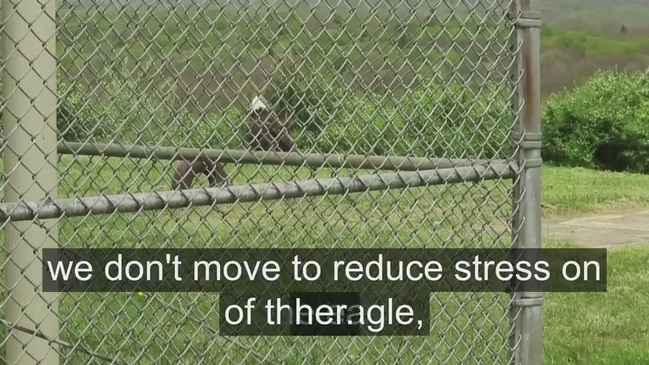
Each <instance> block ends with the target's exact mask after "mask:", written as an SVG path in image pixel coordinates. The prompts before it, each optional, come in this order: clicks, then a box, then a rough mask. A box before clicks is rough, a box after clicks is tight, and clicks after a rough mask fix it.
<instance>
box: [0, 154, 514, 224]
mask: <svg viewBox="0 0 649 365" xmlns="http://www.w3.org/2000/svg"><path fill="white" fill-rule="evenodd" d="M517 171H518V165H517V163H515V162H509V163H506V164H492V165H489V166H472V167H458V168H448V169H440V170H424V171H416V172H398V173H386V174H371V175H361V176H350V177H338V178H326V179H313V180H305V181H294V182H281V183H261V184H245V185H233V186H225V187H218V188H202V189H188V190H175V191H164V192H147V193H131V194H120V195H110V196H96V197H77V198H68V199H56V200H47V201H42V202H23V203H4V204H0V219H2V221H5V222H6V221H7V220H11V221H26V220H33V219H35V218H36V219H51V218H59V217H79V216H85V215H87V214H111V213H114V212H119V213H134V212H139V211H144V210H161V209H164V208H169V209H174V208H176V209H177V208H186V207H189V206H195V207H198V206H211V205H213V204H229V203H235V202H253V201H260V200H275V199H287V198H301V197H305V196H322V195H327V194H347V193H358V192H363V191H373V190H384V189H390V188H405V187H419V186H425V185H441V184H447V183H462V182H470V181H479V180H494V179H500V178H507V179H508V178H513V177H515V174H516V172H517Z"/></svg>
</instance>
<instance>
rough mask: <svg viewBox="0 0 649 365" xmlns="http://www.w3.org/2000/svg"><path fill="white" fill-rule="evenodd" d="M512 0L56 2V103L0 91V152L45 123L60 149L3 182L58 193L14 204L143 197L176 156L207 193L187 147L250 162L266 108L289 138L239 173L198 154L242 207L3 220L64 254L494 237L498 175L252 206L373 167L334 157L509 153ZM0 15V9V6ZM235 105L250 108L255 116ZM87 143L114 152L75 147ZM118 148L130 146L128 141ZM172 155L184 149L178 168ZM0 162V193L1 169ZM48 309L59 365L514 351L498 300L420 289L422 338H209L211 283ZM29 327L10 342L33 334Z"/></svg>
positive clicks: (490, 356)
mask: <svg viewBox="0 0 649 365" xmlns="http://www.w3.org/2000/svg"><path fill="white" fill-rule="evenodd" d="M43 1H44V0H43ZM514 1H515V0H486V1H483V0H480V1H478V0H471V1H467V0H462V1H459V0H457V1H450V0H364V1H359V0H345V1H333V0H308V1H296V0H281V1H280V0H277V1H266V0H241V1H239V2H231V1H214V2H209V1H200V0H183V1H179V2H167V1H159V2H147V1H126V0H121V1H110V2H106V1H99V0H63V1H61V2H58V3H57V4H56V20H55V21H56V59H57V64H56V80H57V89H56V95H58V103H57V107H56V110H40V109H38V108H37V107H33V108H27V109H25V108H22V109H21V107H20V106H19V105H18V104H16V103H14V104H10V103H6V102H5V101H4V100H3V103H2V109H1V110H2V113H3V114H6V113H12V114H11V118H12V119H13V120H14V122H15V123H14V126H15V128H13V129H7V125H8V124H5V129H4V133H3V136H2V137H3V148H4V149H11V148H13V147H14V146H15V145H16V144H12V143H11V140H12V138H14V137H15V136H14V137H12V135H13V134H14V133H18V134H22V135H27V134H28V135H29V138H32V140H33V141H36V139H37V137H36V136H40V135H43V134H46V133H47V132H43V128H50V129H51V127H48V126H40V127H39V128H36V127H34V125H33V123H32V124H29V123H21V120H22V119H26V118H29V117H30V115H31V117H32V118H34V115H36V113H41V117H40V118H42V115H44V114H48V115H54V114H56V120H57V123H56V124H57V125H56V129H57V130H56V131H53V132H56V134H57V141H58V142H57V143H58V147H57V148H58V149H57V148H53V149H52V150H47V151H40V152H33V151H32V152H29V153H31V154H34V153H40V155H44V156H45V157H46V158H43V159H42V161H40V160H39V161H40V163H39V162H38V161H35V162H30V163H28V164H24V168H23V170H21V171H22V172H21V173H22V174H25V176H27V175H28V174H33V175H34V176H35V175H36V174H38V172H39V171H38V170H40V169H43V168H44V167H43V166H45V165H47V164H52V165H55V166H54V167H55V169H56V170H57V171H58V191H57V192H56V193H52V192H51V191H47V190H46V188H48V187H49V188H50V189H54V188H52V186H55V185H56V183H55V182H48V183H47V186H43V185H42V183H41V181H39V180H34V181H32V182H31V184H28V185H29V186H24V187H21V188H20V189H19V191H20V192H23V193H21V194H22V195H21V194H18V195H19V196H17V197H13V199H14V200H13V201H24V202H31V201H41V199H40V198H34V197H38V196H46V195H48V194H50V195H51V197H52V198H56V197H57V196H58V197H60V198H75V197H88V196H95V197H96V196H107V195H115V196H118V195H119V196H122V197H121V198H120V199H123V200H128V199H129V196H130V194H138V193H144V194H147V196H151V197H155V196H157V194H159V193H160V192H168V191H172V190H173V189H174V184H175V183H177V181H176V182H174V178H173V177H174V174H175V173H179V172H178V171H179V170H178V171H177V169H179V166H180V161H181V160H186V161H187V162H189V164H188V166H190V167H189V168H188V169H189V170H188V171H185V172H184V174H185V175H182V176H185V178H187V179H189V180H188V181H189V184H190V185H191V186H192V187H193V188H195V189H197V188H207V187H209V186H210V184H213V182H212V180H210V176H211V175H210V171H208V169H207V167H200V166H208V165H209V164H202V165H201V164H200V163H199V162H200V161H204V160H205V159H203V158H202V157H201V152H202V151H204V150H223V151H232V150H236V151H240V152H242V151H243V152H242V153H244V154H245V152H251V153H252V152H254V151H253V147H251V146H253V144H252V140H253V139H254V137H253V136H251V135H250V130H251V128H252V127H251V124H250V123H253V122H254V120H256V119H255V118H257V119H259V120H261V119H263V115H264V114H263V113H264V112H266V111H268V112H269V113H270V115H271V116H272V118H273V119H274V120H276V121H277V122H278V123H279V125H280V126H281V127H282V128H283V129H282V128H279V127H278V128H279V129H278V128H269V129H270V130H272V131H275V132H272V133H275V134H277V135H276V136H275V137H276V138H277V139H278V140H281V141H289V142H286V143H288V145H289V147H286V148H285V147H277V149H265V150H264V151H261V150H257V151H256V153H260V154H258V155H259V156H262V157H261V159H262V160H264V161H257V162H250V161H245V162H241V161H238V160H237V159H236V158H234V157H232V156H229V157H228V155H227V153H225V152H224V153H223V154H222V155H220V157H219V158H216V159H211V160H210V163H212V164H214V165H218V164H222V168H223V170H224V171H225V174H226V175H227V179H226V181H225V182H222V184H223V185H219V186H222V189H223V190H224V191H226V192H227V191H230V193H231V194H234V193H232V191H234V188H235V187H238V186H252V187H253V188H254V189H258V190H257V191H256V192H254V194H253V191H251V192H250V194H253V195H254V196H256V197H257V196H258V199H257V198H255V199H252V200H250V199H249V200H245V201H244V200H242V199H239V198H237V199H234V201H228V202H227V203H223V202H220V203H218V204H216V202H212V204H200V206H195V205H194V204H189V206H184V207H181V208H169V207H166V206H165V207H163V208H161V209H155V210H144V209H137V210H135V211H132V212H118V211H105V212H103V214H94V213H93V208H88V209H87V211H86V212H85V213H84V214H77V215H74V216H62V217H60V218H58V219H57V220H56V222H55V223H51V222H50V221H48V222H46V223H42V222H41V221H40V220H39V219H36V218H35V219H33V220H31V221H29V220H28V221H23V222H12V223H5V224H4V226H3V228H6V227H9V225H11V226H12V227H14V228H16V229H19V230H20V229H23V230H26V229H28V228H29V227H30V226H33V225H39V224H43V225H44V226H43V227H44V228H43V230H42V232H41V233H39V235H32V236H29V237H31V238H34V237H36V238H39V239H40V240H43V241H46V240H47V237H48V235H52V237H57V239H56V242H57V244H58V246H59V247H62V248H178V249H180V248H251V249H252V248H366V249H370V248H461V247H475V248H478V247H485V248H503V249H505V248H507V247H510V246H511V245H512V240H513V239H514V238H513V232H512V230H511V217H512V214H514V213H513V211H512V210H513V207H514V206H515V205H516V204H517V202H512V194H513V193H512V181H511V180H512V179H511V176H504V175H503V176H495V177H492V178H490V179H481V178H475V179H473V180H474V181H473V182H462V183H459V184H458V183H455V182H454V181H441V182H440V183H438V184H435V185H432V184H418V185H417V186H408V185H407V184H404V185H403V186H401V187H398V188H394V187H385V188H382V189H373V191H369V190H368V191H363V190H362V189H361V190H358V191H356V192H354V193H352V192H343V193H331V194H329V193H323V194H312V196H300V197H295V198H293V199H288V198H279V199H275V198H273V199H266V198H264V199H262V197H263V196H264V194H266V193H265V192H264V191H263V190H264V189H271V190H272V189H273V184H280V185H281V184H282V183H291V182H295V181H305V180H313V181H315V185H318V186H319V187H318V189H324V190H327V189H332V187H331V186H327V185H326V184H330V185H335V184H336V183H335V181H334V182H332V180H326V179H331V178H337V177H345V178H355V177H357V176H360V175H377V174H382V173H385V171H384V170H385V168H382V167H381V166H376V164H375V165H374V166H370V167H368V166H367V164H365V165H363V163H358V162H350V163H337V162H335V161H337V160H341V159H344V158H347V157H349V156H357V157H358V156H391V157H395V156H400V157H408V158H412V159H413V161H414V160H416V159H417V158H419V159H422V158H437V159H449V160H453V161H460V159H463V160H467V159H469V160H472V161H473V160H483V161H487V162H489V161H491V162H493V163H498V161H500V162H502V161H511V160H513V159H514V156H516V155H517V153H518V150H517V148H516V143H512V141H511V139H510V131H511V130H512V129H513V128H515V123H516V122H517V118H516V116H517V113H518V112H519V111H518V110H512V107H511V102H512V100H513V99H515V98H516V97H517V89H516V85H515V83H516V80H513V79H512V69H515V68H516V67H517V57H518V53H519V51H520V48H517V47H512V39H515V33H516V27H515V26H514V24H513V23H512V22H511V21H510V20H509V19H508V18H507V15H508V13H509V12H510V11H511V9H512V8H514V6H515V4H514ZM12 4H13V3H12V2H11V1H8V0H7V1H4V2H3V7H5V8H6V7H10V6H13V5H12ZM48 4H49V5H46V6H54V5H52V4H50V3H48ZM24 9H25V8H24V7H23V8H21V7H18V6H16V8H15V9H14V10H13V11H12V10H11V9H3V12H4V14H5V16H6V17H9V18H11V17H15V18H20V19H23V20H22V21H23V22H26V23H25V24H27V22H31V21H33V22H39V21H42V20H41V19H40V17H32V18H30V16H27V15H25V16H21V14H20V12H21V11H24ZM30 14H34V12H31V13H30ZM41 16H45V15H41ZM15 21H17V20H15ZM51 21H54V20H51ZM3 27H4V26H3ZM25 29H27V28H26V26H25ZM8 34H9V33H6V34H5V33H3V35H2V37H3V42H5V43H6V42H15V43H16V44H18V43H19V42H26V41H25V40H23V39H13V38H7V37H10V35H11V34H12V35H15V34H16V32H14V33H11V34H10V35H8ZM25 37H27V38H29V37H31V38H30V39H32V38H33V39H36V38H38V37H39V34H38V32H36V31H34V34H32V35H27V36H25ZM49 38H52V37H49ZM49 38H47V37H46V38H45V39H42V41H43V42H45V41H48V40H49ZM52 39H53V38H52ZM3 49H4V50H9V49H11V48H10V47H5V48H3ZM4 56H5V58H7V57H10V56H11V57H20V54H18V53H17V51H14V53H13V54H12V55H4ZM29 56H30V55H23V57H25V58H28V57H29ZM31 56H35V55H31ZM43 67H44V66H43ZM2 68H3V71H4V68H5V65H4V64H3V65H2ZM14 69H16V68H12V70H14ZM25 70H27V68H25ZM34 70H36V68H34ZM515 72H518V71H515ZM37 73H38V72H37V71H34V72H31V73H30V72H26V73H25V75H27V76H25V75H21V74H18V75H13V78H4V80H3V85H2V87H3V88H5V89H6V88H8V87H9V85H7V84H5V83H7V82H8V83H17V84H21V83H23V82H27V81H25V80H22V79H21V77H23V78H31V79H30V80H33V79H35V77H36V76H37ZM40 76H41V77H42V78H43V80H44V79H45V78H51V77H52V76H51V75H40ZM43 80H41V81H43ZM48 85H52V84H48ZM12 90H14V92H16V93H20V92H24V93H25V97H26V98H28V97H36V96H38V95H31V96H30V95H29V94H28V92H27V91H22V89H21V88H20V87H18V88H16V89H12ZM4 96H5V98H6V97H7V96H8V95H7V93H5V94H4ZM38 97H42V98H46V96H38ZM255 97H259V98H260V99H258V100H263V103H262V104H263V105H264V107H263V108H262V109H260V110H262V111H261V112H260V111H259V110H257V109H256V107H255V106H254V105H258V104H254V103H253V99H254V98H255ZM45 105H50V104H45ZM51 105H53V104H51ZM21 113H22V114H21ZM30 113H31V114H30ZM258 113H261V114H258ZM260 115H261V116H260ZM251 121H253V122H251ZM264 123H265V122H264ZM277 131H279V132H277ZM21 138H23V140H26V139H25V138H27V137H25V136H23V137H21ZM33 143H35V142H33ZM281 143H284V142H281ZM281 143H280V145H281V146H284V145H282V144H281ZM94 145H104V146H110V148H111V151H113V152H111V153H108V152H106V153H103V152H102V153H96V152H89V151H92V150H93V148H94V147H92V146H94ZM16 146H17V145H16ZM132 146H139V149H137V148H134V149H130V150H129V148H131V147H132ZM31 148H32V149H37V148H38V146H37V145H36V144H34V145H33V146H32V147H31ZM177 148H182V149H185V150H186V154H187V155H188V156H189V155H191V157H182V158H181V157H179V156H180V152H178V151H177V150H176V149H177ZM278 149H280V150H278ZM162 150H165V151H166V152H164V153H163V152H161V151H162ZM106 151H108V149H107V150H106ZM128 151H131V152H128ZM187 151H189V152H187ZM127 152H128V153H127ZM276 152H287V153H289V152H299V153H301V154H304V155H308V154H315V155H318V156H325V157H324V158H322V159H320V160H319V159H318V158H313V159H312V160H311V162H308V163H307V159H304V160H303V161H301V162H299V163H295V162H293V163H288V162H286V161H283V160H282V161H278V159H277V158H276V157H273V156H276V155H277V154H276ZM22 153H27V151H23V150H18V151H17V152H15V153H14V154H15V155H16V157H15V158H16V159H20V156H19V155H20V154H22ZM57 155H58V157H57ZM4 156H5V157H4V159H3V163H4V164H5V178H4V180H5V181H3V187H4V185H6V183H7V182H6V181H8V179H9V175H11V173H13V172H11V171H8V170H7V166H8V164H9V162H10V161H9V160H7V157H6V156H8V155H7V154H6V153H5V155H4ZM246 156H248V155H246ZM264 156H266V157H264ZM326 156H337V157H336V158H332V157H331V158H329V159H327V158H326ZM57 158H58V160H57ZM246 158H249V157H246ZM358 158H360V157H358ZM387 160H388V158H387V157H385V161H387ZM53 161H58V163H57V162H53ZM313 161H316V162H313ZM317 161H320V162H321V163H320V164H318V163H317ZM327 161H328V162H327ZM332 161H334V162H332ZM350 161H352V160H351V159H350ZM503 163H504V162H503ZM361 165H363V166H361ZM412 165H413V163H408V162H407V161H406V162H404V163H403V167H402V168H398V169H397V170H398V171H416V170H418V168H417V167H413V166H412ZM210 166H211V165H210ZM440 168H442V167H440ZM446 168H450V169H454V168H458V167H457V166H455V165H453V166H446ZM30 169H36V171H32V170H30ZM457 171H460V170H457ZM462 171H465V170H462ZM466 171H468V172H467V173H469V174H472V173H475V174H478V172H476V171H478V170H466ZM457 174H460V172H457ZM50 176H51V175H50ZM440 176H441V175H440ZM326 181H328V183H325V182H326ZM267 183H268V184H270V185H264V184H267ZM249 184H255V185H249ZM257 184H259V185H257ZM377 184H378V182H377ZM315 185H314V186H315ZM34 189H36V190H37V189H41V190H42V191H41V192H40V193H34V192H33V191H32V190H34ZM254 189H253V190H254ZM287 189H288V188H287ZM314 189H315V188H314ZM6 192H7V188H5V195H6V194H7V193H6ZM34 194H36V195H34ZM38 194H41V195H38ZM5 198H8V197H7V196H5ZM97 209H99V208H97ZM52 227H57V228H52ZM54 231H56V236H54V234H55V233H53V232H54ZM13 232H14V233H13V236H11V237H9V235H8V234H4V233H3V235H4V236H5V237H4V240H10V239H11V240H16V239H17V237H18V236H16V235H15V231H13ZM514 233H515V232H514ZM514 236H515V235H514ZM29 237H27V236H26V238H25V239H22V240H20V239H19V240H18V241H16V242H18V243H16V244H14V245H13V246H16V245H19V244H22V245H31V246H30V247H39V246H38V245H40V244H41V242H35V241H34V242H27V241H28V238H29ZM10 246H11V245H7V247H10ZM28 249H30V248H28ZM32 249H33V248H32ZM10 257H12V253H11V252H5V253H4V254H3V256H2V260H0V262H1V263H2V265H1V266H2V269H3V271H4V270H5V269H7V268H9V266H11V267H13V265H14V264H13V263H12V262H11V259H10ZM16 265H17V264H16ZM37 266H38V265H37ZM3 275H5V274H3ZM28 279H29V278H28V275H27V274H25V280H28ZM3 283H4V280H3ZM3 285H5V287H4V288H3V289H5V291H7V290H9V289H10V288H7V287H6V284H3ZM34 285H37V283H34ZM32 295H33V296H38V295H41V294H39V293H32ZM56 297H57V298H58V300H59V311H58V312H59V314H58V321H59V323H60V328H59V335H58V336H57V338H56V339H50V340H51V341H52V348H53V349H54V350H56V351H58V352H59V353H60V356H61V363H65V364H81V363H95V362H96V363H104V362H106V363H127V364H232V363H273V364H275V363H282V364H284V363H285V364H312V363H313V364H315V363H326V364H334V363H354V364H357V363H360V364H365V363H368V364H369V363H377V362H378V363H385V364H392V363H396V362H399V363H411V364H420V363H444V364H456V363H457V364H464V363H472V364H473V363H475V364H478V363H479V364H495V363H505V362H506V361H508V359H509V358H510V356H511V351H512V348H511V346H510V344H508V338H509V336H510V334H511V332H512V330H513V329H512V328H513V324H512V321H511V318H509V317H508V315H507V310H508V308H509V306H510V304H511V298H510V296H509V295H505V294H501V293H433V294H432V295H431V300H430V308H431V318H430V323H431V332H430V335H429V336H426V337H397V336H390V337H381V336H379V337H316V338H302V337H272V336H270V337H264V336H259V337H222V336H219V321H220V320H221V319H219V318H218V316H217V313H218V303H219V302H218V298H219V297H218V294H216V293H153V292H151V293H140V294H138V293H59V294H56ZM9 300H11V299H10V298H3V299H2V304H6V303H7V302H8V301H9ZM21 300H22V302H21V303H25V302H29V301H30V299H25V298H23V299H21ZM22 309H24V310H25V311H26V310H27V309H26V308H22ZM39 318H40V317H39ZM31 321H32V322H38V321H39V319H38V318H34V319H31ZM24 323H29V320H25V319H20V323H9V322H7V321H3V326H2V329H1V331H2V332H1V333H0V334H1V336H0V338H5V337H7V336H4V335H5V334H7V333H8V332H9V330H12V331H16V330H18V331H22V330H21V329H20V328H22V327H20V326H23V324H24ZM34 325H35V326H36V327H38V323H34ZM24 326H26V327H29V326H27V325H24ZM36 332H37V333H32V334H31V335H29V336H27V337H22V339H25V338H27V340H29V338H38V337H39V336H40V337H43V336H44V335H43V334H42V333H40V332H38V331H36ZM30 336H31V337H30ZM45 337H47V336H45ZM6 341H8V340H2V341H0V345H2V346H3V347H4V345H5V342H6ZM54 350H52V351H54ZM4 356H5V355H3V357H4ZM6 356H9V355H6ZM3 357H0V359H1V358H3Z"/></svg>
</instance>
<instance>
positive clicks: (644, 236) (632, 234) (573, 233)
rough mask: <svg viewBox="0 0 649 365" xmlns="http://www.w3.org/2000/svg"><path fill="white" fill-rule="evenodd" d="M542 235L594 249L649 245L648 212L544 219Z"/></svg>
mask: <svg viewBox="0 0 649 365" xmlns="http://www.w3.org/2000/svg"><path fill="white" fill-rule="evenodd" d="M542 228H543V236H544V237H548V238H554V239H560V240H566V241H570V242H575V243H580V244H586V245H588V246H590V247H594V248H611V247H616V246H623V245H631V244H640V243H649V210H641V211H632V212H624V213H617V214H607V215H596V216H588V217H581V218H568V219H563V220H552V219H548V220H544V221H543V227H542Z"/></svg>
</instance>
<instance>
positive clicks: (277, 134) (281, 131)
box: [171, 96, 296, 190]
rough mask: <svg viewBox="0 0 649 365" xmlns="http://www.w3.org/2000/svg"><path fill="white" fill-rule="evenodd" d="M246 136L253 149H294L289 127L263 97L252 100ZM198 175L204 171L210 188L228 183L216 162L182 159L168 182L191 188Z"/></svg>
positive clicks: (223, 170)
mask: <svg viewBox="0 0 649 365" xmlns="http://www.w3.org/2000/svg"><path fill="white" fill-rule="evenodd" d="M248 128H249V131H248V132H249V135H248V139H249V141H250V143H251V148H252V149H253V150H263V151H282V152H290V151H294V150H295V149H296V147H295V142H294V141H293V139H292V138H291V136H290V135H289V133H288V130H287V129H286V128H285V127H284V125H282V123H280V122H279V121H278V120H277V117H276V116H275V114H274V113H273V112H272V110H271V109H270V107H269V106H268V103H267V102H266V100H265V99H264V98H263V97H262V96H256V97H255V98H254V99H253V100H252V103H251V113H250V115H249V116H248ZM198 174H206V175H207V177H208V180H209V183H210V186H211V187H217V186H223V185H225V184H227V173H226V172H225V169H224V167H223V164H221V163H220V162H218V161H194V162H189V161H182V162H181V163H180V164H179V165H178V168H177V169H176V173H175V174H174V176H173V180H172V182H171V187H172V189H174V190H175V189H179V188H180V189H191V187H192V183H193V181H194V179H195V177H196V175H198Z"/></svg>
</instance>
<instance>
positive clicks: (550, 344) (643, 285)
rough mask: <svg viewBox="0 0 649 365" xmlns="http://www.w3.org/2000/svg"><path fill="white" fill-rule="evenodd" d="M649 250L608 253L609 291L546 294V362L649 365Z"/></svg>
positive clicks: (641, 247)
mask: <svg viewBox="0 0 649 365" xmlns="http://www.w3.org/2000/svg"><path fill="white" fill-rule="evenodd" d="M647 260H649V247H648V246H646V245H643V246H632V247H627V248H621V249H614V250H611V251H610V252H609V255H608V278H607V279H608V291H607V293H604V294H602V293H548V294H546V296H545V308H544V321H545V325H544V337H545V344H544V347H545V351H544V353H545V359H544V364H557V365H564V364H588V365H609V364H616V365H618V364H619V365H635V364H646V363H649V349H647V346H646V344H647V343H649V324H648V323H647V316H649V305H648V304H647V298H648V297H649V290H648V288H649V268H648V267H647Z"/></svg>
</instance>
